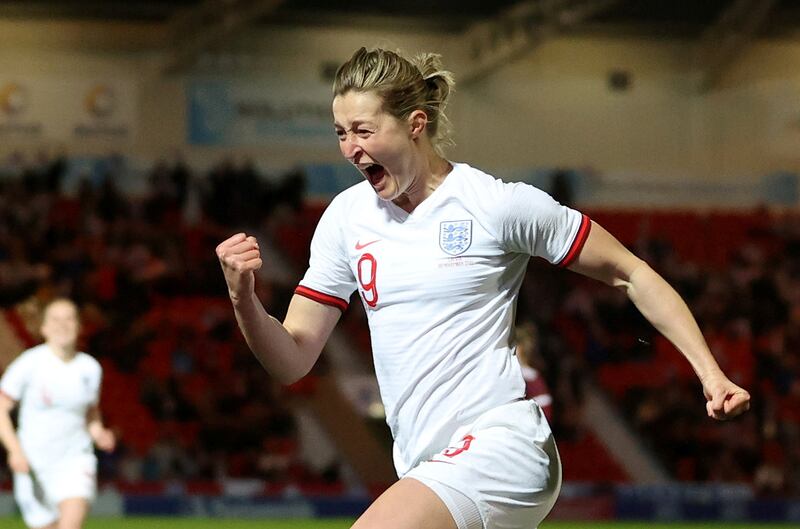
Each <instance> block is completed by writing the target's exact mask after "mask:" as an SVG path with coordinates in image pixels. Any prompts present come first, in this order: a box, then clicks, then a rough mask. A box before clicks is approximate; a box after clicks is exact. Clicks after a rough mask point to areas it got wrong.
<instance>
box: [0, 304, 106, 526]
mask: <svg viewBox="0 0 800 529" xmlns="http://www.w3.org/2000/svg"><path fill="white" fill-rule="evenodd" d="M79 328H80V322H79V319H78V309H77V307H76V306H75V304H74V303H73V302H72V301H70V300H67V299H57V300H55V301H52V302H50V303H49V304H48V305H47V306H46V307H45V309H44V316H43V319H42V326H41V333H42V336H43V337H44V339H45V343H43V344H41V345H39V346H36V347H33V348H32V349H28V350H27V351H25V352H23V353H22V354H21V355H20V356H19V357H17V358H16V359H15V360H14V361H13V362H12V363H11V364H10V365H9V366H8V369H6V371H5V373H4V374H3V377H2V379H0V409H1V410H2V412H0V440H2V442H3V445H4V446H5V448H6V451H7V453H8V465H9V467H11V470H12V471H13V472H14V497H15V499H16V500H17V504H18V505H19V509H20V511H21V512H22V517H23V519H24V520H25V524H26V525H27V526H28V527H30V528H40V527H41V528H48V529H80V528H81V527H82V526H83V521H84V519H85V518H86V515H87V513H88V512H89V503H90V501H91V500H92V499H93V498H94V496H95V491H96V488H97V478H96V474H97V459H96V457H95V455H94V450H93V448H92V441H94V444H95V445H97V447H98V448H100V449H102V450H106V451H111V450H113V449H114V444H115V438H114V434H113V433H112V432H111V431H110V430H108V429H106V428H105V427H104V426H103V422H102V420H101V418H100V409H99V397H100V381H101V377H102V368H101V367H100V364H99V363H98V362H97V361H96V360H95V359H94V358H92V357H91V356H89V355H87V354H86V353H82V352H79V351H78V350H77V349H76V345H77V340H78V331H79ZM17 403H19V405H20V410H19V424H18V426H19V427H18V430H17V431H16V432H15V431H14V425H13V423H12V422H11V411H12V410H13V409H14V407H15V406H16V404H17Z"/></svg>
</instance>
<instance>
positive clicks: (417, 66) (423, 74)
mask: <svg viewBox="0 0 800 529" xmlns="http://www.w3.org/2000/svg"><path fill="white" fill-rule="evenodd" d="M454 86H455V80H454V79H453V74H452V73H450V72H449V71H447V70H444V69H443V68H442V61H441V56H440V55H438V54H436V53H422V54H419V55H417V56H415V57H413V58H412V59H410V60H409V59H406V58H404V57H403V56H401V55H400V54H399V53H395V52H393V51H388V50H383V49H380V48H376V49H374V50H367V49H366V48H360V49H359V50H357V51H356V52H355V53H354V54H353V56H352V57H350V59H349V60H348V61H347V62H345V63H344V64H342V65H341V66H340V67H339V69H338V70H337V72H336V77H335V79H334V82H333V95H334V97H335V96H341V95H345V94H346V93H348V92H350V91H351V90H354V91H356V92H375V93H376V94H377V95H378V97H380V98H381V100H382V101H383V107H384V110H385V111H386V112H388V113H389V114H391V115H392V116H394V117H395V118H397V119H400V120H404V119H406V118H407V117H408V116H410V115H411V113H412V112H414V111H415V110H422V111H423V112H425V114H426V115H427V116H428V126H427V128H426V130H427V131H428V137H429V138H430V140H431V143H432V144H433V147H434V148H435V149H436V152H438V153H439V154H440V155H442V154H443V153H442V148H443V147H445V146H450V145H454V144H455V142H454V141H453V138H452V128H451V126H450V121H449V120H448V119H447V116H446V115H445V113H444V109H445V107H446V106H447V100H448V98H449V97H450V93H451V92H452V91H453V87H454Z"/></svg>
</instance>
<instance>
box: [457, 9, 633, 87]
mask: <svg viewBox="0 0 800 529" xmlns="http://www.w3.org/2000/svg"><path fill="white" fill-rule="evenodd" d="M619 2H620V0H525V1H523V2H520V3H518V4H515V5H513V6H512V7H510V8H508V9H506V10H504V11H503V12H502V13H500V14H499V15H497V16H496V17H493V18H492V19H490V20H488V21H485V22H479V23H477V24H475V25H473V26H470V27H469V28H468V29H467V30H466V31H465V32H464V33H463V34H462V35H461V39H462V42H463V45H462V46H461V48H462V49H464V50H467V54H468V56H467V57H466V58H465V62H466V64H467V65H468V66H467V67H466V68H465V70H464V71H463V72H460V73H459V78H460V80H461V82H462V83H464V84H467V83H471V82H474V81H478V80H480V79H482V78H484V77H486V76H487V75H489V74H490V73H491V72H493V71H495V70H496V69H498V68H500V67H502V66H504V65H506V64H510V63H511V62H513V61H515V60H517V59H518V58H520V57H522V56H524V55H525V54H527V53H528V52H530V51H531V50H533V49H534V48H536V46H538V45H539V44H540V43H541V42H542V41H544V40H545V39H546V38H547V37H550V36H552V35H555V34H558V33H560V32H562V31H565V30H567V29H569V28H571V27H574V26H577V25H578V24H580V23H581V22H583V21H585V20H588V19H590V18H591V17H593V16H595V15H597V14H598V13H601V12H603V11H606V10H607V9H609V8H611V7H613V6H614V5H615V4H618V3H619Z"/></svg>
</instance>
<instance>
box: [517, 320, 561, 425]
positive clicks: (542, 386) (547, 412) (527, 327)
mask: <svg viewBox="0 0 800 529" xmlns="http://www.w3.org/2000/svg"><path fill="white" fill-rule="evenodd" d="M514 341H515V342H516V352H517V360H519V364H520V366H521V367H522V378H523V380H525V398H527V399H531V400H534V401H535V402H536V404H538V405H539V407H540V408H542V411H543V412H544V416H545V417H547V420H548V421H552V420H553V396H552V395H551V394H550V388H549V387H548V386H547V382H546V381H545V379H544V377H543V376H542V373H541V371H540V370H539V369H536V368H535V367H534V365H536V364H537V361H536V360H540V359H541V357H540V356H539V350H538V348H539V331H537V330H536V326H535V325H534V324H533V323H530V322H527V323H523V324H520V325H517V326H516V327H515V328H514Z"/></svg>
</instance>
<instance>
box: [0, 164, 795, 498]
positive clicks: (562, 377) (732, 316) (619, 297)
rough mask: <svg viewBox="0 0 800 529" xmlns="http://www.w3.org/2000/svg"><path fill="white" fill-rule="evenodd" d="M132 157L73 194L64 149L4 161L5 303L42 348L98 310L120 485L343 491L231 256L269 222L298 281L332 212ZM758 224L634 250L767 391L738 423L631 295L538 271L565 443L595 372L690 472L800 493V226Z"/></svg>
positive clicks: (275, 308)
mask: <svg viewBox="0 0 800 529" xmlns="http://www.w3.org/2000/svg"><path fill="white" fill-rule="evenodd" d="M121 163H123V162H122V161H121V159H116V160H115V159H114V158H112V159H110V162H109V163H107V164H106V165H105V166H104V168H103V170H102V171H101V174H100V175H99V176H96V177H95V178H89V177H87V178H85V179H83V180H82V181H81V182H80V183H79V185H78V186H77V190H76V191H75V192H74V193H73V192H70V193H67V192H65V191H64V176H65V174H66V168H67V166H68V160H67V159H65V158H63V157H56V158H54V159H50V158H47V157H40V158H38V159H37V160H36V161H35V162H25V161H24V160H23V159H22V158H21V157H19V156H16V157H14V158H10V159H9V160H7V162H6V163H5V164H3V166H2V168H0V301H2V308H3V309H5V310H6V312H9V311H13V312H14V313H15V314H18V315H20V316H21V318H20V319H21V320H22V324H21V325H20V326H18V331H19V333H21V334H23V335H24V334H25V332H26V331H27V332H28V333H29V336H28V340H29V341H31V343H33V342H34V341H35V337H33V336H31V335H30V334H31V333H32V330H33V329H35V326H33V325H32V324H31V322H32V321H33V317H32V316H33V315H34V314H35V312H36V309H37V307H39V306H41V304H42V303H43V302H44V301H46V300H47V299H50V298H52V297H54V296H68V297H70V298H72V299H75V300H76V301H77V302H78V303H79V304H80V305H81V306H82V309H83V321H84V328H83V336H82V340H83V342H82V343H83V346H84V350H86V351H87V352H89V353H91V354H92V355H94V356H95V357H96V358H98V359H99V360H100V361H101V363H102V365H103V367H104V373H105V378H104V385H103V409H104V413H105V415H106V423H107V424H108V425H109V426H110V427H112V428H114V429H116V430H117V432H118V433H119V436H120V441H121V442H120V446H119V448H118V449H117V451H116V452H115V453H114V454H112V455H111V456H104V455H101V456H100V477H101V480H107V481H111V480H113V481H114V482H116V483H117V484H120V486H123V487H124V486H131V487H136V486H146V484H148V483H164V482H172V481H182V482H195V483H197V482H207V483H213V482H216V481H219V480H221V479H225V478H231V477H233V478H259V479H262V480H264V482H265V483H267V484H268V485H269V486H272V487H280V486H285V485H289V484H296V485H310V486H313V485H315V484H317V485H319V484H327V485H331V486H337V485H338V484H340V480H341V477H340V472H339V468H338V466H336V465H334V466H333V467H331V468H325V469H319V468H314V467H313V466H312V465H310V464H308V462H306V461H304V460H303V458H302V457H301V456H300V450H299V445H300V443H301V439H299V438H298V428H297V424H296V421H295V418H294V414H293V412H292V403H293V402H294V400H295V399H298V398H303V397H302V395H300V394H301V393H302V391H297V390H296V389H293V388H291V387H290V388H284V387H280V386H279V385H278V384H277V383H275V382H274V381H272V380H270V379H269V377H268V376H267V374H266V373H265V372H264V371H263V370H262V369H260V368H257V367H256V360H255V359H254V358H253V357H252V355H251V354H250V352H249V351H248V349H247V347H246V346H245V344H244V342H243V340H242V339H241V337H240V334H239V331H238V329H237V327H236V323H235V321H234V319H233V314H232V311H230V309H229V304H228V301H227V295H226V292H225V285H224V281H223V280H222V275H221V274H220V273H219V263H218V262H217V259H216V256H215V255H214V251H213V249H214V247H215V245H216V244H217V242H218V241H219V240H222V239H223V238H224V237H227V236H228V235H230V233H232V232H233V231H234V230H237V229H240V228H247V229H250V230H253V229H255V230H258V231H260V232H261V233H264V234H265V235H266V236H267V237H268V238H271V239H272V240H274V241H276V243H277V244H276V245H277V246H278V247H284V248H285V250H286V253H287V256H288V257H290V258H291V259H290V262H293V263H294V265H295V266H296V267H297V277H299V275H300V274H301V273H302V271H303V269H304V263H303V259H304V258H305V257H306V255H304V250H303V249H307V248H308V238H309V237H310V235H311V228H312V227H313V225H314V222H315V221H316V219H317V218H318V216H319V213H320V211H319V208H316V207H313V206H312V207H309V206H308V205H305V204H304V202H303V176H302V173H300V172H293V173H290V174H288V175H286V176H285V177H283V178H282V179H267V178H264V177H263V175H261V174H259V172H258V170H257V169H256V168H255V166H254V165H253V164H252V163H244V164H238V165H237V164H234V163H232V162H230V161H224V162H222V163H220V164H219V165H217V166H216V167H214V168H213V169H212V170H211V171H210V172H209V173H208V174H198V173H197V172H195V171H193V170H192V169H191V168H189V167H188V166H187V165H186V164H184V163H182V162H176V163H172V164H168V163H165V162H161V163H157V164H155V166H154V167H153V168H152V170H151V171H150V173H149V180H148V191H147V192H146V193H145V194H144V196H139V197H132V196H127V195H125V194H124V193H122V192H121V191H120V189H119V186H118V185H117V182H118V179H119V171H120V164H121ZM589 213H590V215H591V212H589ZM606 214H607V215H608V214H609V213H606ZM741 218H742V219H744V220H742V222H743V223H745V224H746V225H747V226H746V229H744V230H743V231H742V233H743V234H744V235H743V237H740V238H739V239H738V240H737V242H736V244H735V245H733V246H731V247H729V248H728V250H727V252H728V255H727V256H726V257H725V259H724V260H723V261H722V262H714V263H711V262H702V261H698V260H692V259H691V258H690V257H691V256H688V257H687V256H686V255H683V254H681V252H679V251H677V250H676V248H675V238H672V239H671V238H670V237H660V236H653V235H648V234H647V233H646V232H642V234H640V236H638V237H636V238H635V239H634V240H625V239H622V240H623V242H626V243H628V244H631V245H633V246H634V247H635V250H636V253H638V254H639V255H640V256H642V257H644V258H645V259H646V260H648V261H649V262H650V263H651V265H652V266H653V268H655V269H656V270H657V271H659V272H660V273H661V274H662V275H664V276H665V278H666V279H667V280H668V281H669V282H670V283H671V284H673V285H674V286H675V287H676V289H677V290H678V291H679V292H680V293H681V295H682V296H683V297H684V298H685V299H686V300H687V302H688V303H689V305H690V307H691V308H692V310H693V312H694V313H695V315H696V316H697V318H698V321H699V322H700V324H701V326H702V328H703V331H704V334H705V336H706V337H707V339H708V341H709V344H710V345H711V347H712V349H713V350H714V353H715V355H716V356H717V358H718V359H720V361H721V364H722V365H721V367H723V369H724V370H725V371H726V372H727V373H729V374H731V378H732V380H733V381H734V382H735V383H737V384H740V385H742V386H743V387H745V388H748V389H749V390H750V391H751V393H752V394H753V403H754V409H753V410H752V412H751V413H749V414H746V415H744V416H743V417H741V418H740V419H738V420H735V421H731V422H728V423H724V424H721V425H720V424H717V423H714V422H711V421H708V420H707V418H706V417H705V416H704V415H703V414H702V412H700V411H699V410H701V409H702V408H701V407H700V406H698V405H697V402H698V401H699V400H700V399H702V394H701V389H700V386H699V384H697V382H696V381H695V377H694V375H693V373H691V371H690V367H688V364H685V362H682V360H681V358H680V356H679V355H678V353H677V352H675V351H673V350H672V349H671V346H670V345H669V344H668V343H666V342H665V341H664V340H663V339H662V338H659V337H657V333H655V332H654V330H653V329H651V328H650V327H649V326H648V325H647V324H646V322H645V320H644V319H643V318H642V317H641V316H639V315H638V313H637V311H636V310H635V309H634V308H633V306H632V305H631V304H630V303H629V302H628V301H627V299H626V298H625V296H624V294H622V293H620V292H617V291H615V290H613V289H609V288H607V287H603V286H600V285H597V284H594V283H591V282H589V281H586V280H582V279H581V278H579V277H578V276H577V275H576V274H570V273H565V272H563V271H559V270H557V269H555V268H554V267H550V266H547V265H545V264H544V263H540V262H532V263H531V265H530V267H529V272H528V275H529V277H528V278H527V279H526V281H525V282H524V283H523V287H522V288H523V291H522V294H521V296H520V304H519V310H518V320H520V321H525V322H528V324H529V325H532V326H534V327H535V328H536V329H537V332H536V335H537V336H538V342H537V347H536V348H535V351H533V353H532V354H531V355H530V356H531V357H530V359H529V360H530V362H531V364H532V365H533V366H534V367H535V368H536V369H537V370H538V371H539V372H540V373H541V374H543V376H544V379H545V380H546V381H547V383H548V385H549V387H550V389H551V393H552V396H553V429H554V433H555V435H556V438H557V439H559V441H560V442H561V441H563V442H565V443H568V442H570V441H572V440H576V439H580V438H581V437H582V436H585V435H588V434H589V432H588V429H587V426H586V424H585V422H584V420H583V418H582V413H583V396H584V394H583V391H584V387H585V384H586V382H587V381H593V382H596V383H597V384H598V385H599V386H600V387H602V388H604V389H605V390H606V391H607V393H608V394H609V395H610V396H612V398H613V399H614V401H615V402H616V403H617V404H618V405H619V407H620V409H621V410H623V411H624V414H625V416H626V417H627V419H628V421H629V423H630V424H631V425H632V427H633V428H634V429H635V430H636V431H637V432H638V433H639V434H640V435H641V437H642V438H643V439H644V440H645V442H646V443H647V444H648V445H649V446H650V447H651V448H652V451H653V453H654V454H656V455H657V457H659V458H660V459H661V461H662V463H663V464H664V466H665V468H666V469H667V470H668V471H669V472H670V474H671V475H673V476H674V477H675V478H677V479H680V480H686V481H711V480H713V481H727V482H741V483H750V484H752V485H753V486H754V487H756V489H757V490H758V491H760V492H763V493H765V494H784V495H793V496H798V495H800V223H798V222H796V221H797V218H796V217H794V218H793V219H791V220H793V221H794V222H790V221H786V222H781V220H780V219H781V218H783V217H774V218H773V217H771V216H769V215H768V214H766V213H763V212H762V213H752V214H742V215H741ZM740 220H741V219H740ZM603 224H606V223H605V222H603ZM298 226H300V227H302V229H300V230H299V231H298V230H297V227H298ZM612 231H613V229H612ZM676 237H692V234H691V233H679V234H676ZM289 241H291V247H289ZM292 259H293V260H292ZM294 286H295V284H294V283H293V282H292V281H285V280H279V279H275V278H274V277H272V276H271V275H270V273H269V272H268V271H267V272H265V273H263V274H262V275H261V276H260V282H259V285H258V288H259V295H260V297H261V299H262V300H264V303H265V305H267V306H268V307H269V308H270V311H271V312H272V313H273V314H277V315H278V316H280V315H281V314H282V312H283V310H285V307H286V305H287V304H288V300H289V298H290V296H291V294H292V292H293V288H294ZM351 307H353V309H352V310H351V311H349V313H348V314H347V315H346V317H345V319H344V321H343V325H344V326H345V327H346V328H347V329H353V330H354V331H353V332H352V333H348V334H350V335H351V336H353V344H354V346H355V347H357V348H359V349H361V350H363V351H364V352H365V354H368V353H369V349H368V348H369V341H368V337H367V335H366V329H365V325H364V323H363V321H362V320H363V317H364V316H363V312H362V311H360V304H358V303H352V304H351ZM26 323H27V327H26V326H25V324H26ZM358 329H361V330H358ZM323 358H324V355H323ZM8 360H9V359H8V358H4V359H3V365H0V368H2V367H4V365H5V363H7V361H8ZM684 364H685V365H684ZM320 369H324V366H322V367H321V368H320ZM312 376H313V374H312ZM712 454H713V456H712ZM571 464H573V462H572V461H570V460H569V459H567V460H565V472H566V475H569V472H568V469H569V466H570V465H571ZM0 467H1V468H3V470H2V471H0V480H4V481H5V482H6V483H8V482H9V474H8V471H7V469H6V468H4V466H3V465H0ZM597 478H598V479H599V480H603V479H604V477H603V476H602V475H600V476H597Z"/></svg>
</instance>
